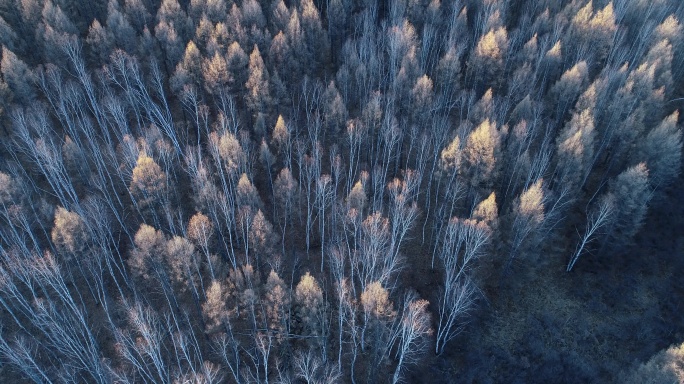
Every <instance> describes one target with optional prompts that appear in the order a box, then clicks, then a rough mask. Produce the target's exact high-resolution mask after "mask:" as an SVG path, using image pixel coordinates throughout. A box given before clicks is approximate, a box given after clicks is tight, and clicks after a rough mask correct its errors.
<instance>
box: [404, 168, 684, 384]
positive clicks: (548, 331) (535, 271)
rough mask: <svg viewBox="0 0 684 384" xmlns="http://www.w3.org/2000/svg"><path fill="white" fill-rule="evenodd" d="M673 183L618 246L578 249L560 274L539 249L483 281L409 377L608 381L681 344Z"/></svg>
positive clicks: (551, 256) (681, 225) (679, 241)
mask: <svg viewBox="0 0 684 384" xmlns="http://www.w3.org/2000/svg"><path fill="white" fill-rule="evenodd" d="M679 185H684V177H682V176H680V178H679V179H678V180H677V182H675V183H674V186H673V187H671V188H670V189H669V190H667V191H666V192H665V194H664V196H663V198H662V199H660V200H659V201H653V202H652V203H651V207H650V209H649V214H648V217H647V218H646V222H645V223H644V227H643V229H642V230H641V231H640V233H639V234H638V235H637V237H636V238H635V240H634V243H633V245H632V246H630V247H626V248H625V249H623V250H622V251H618V252H614V253H613V252H611V253H612V254H601V253H600V252H598V251H597V252H594V254H585V255H583V256H582V258H581V259H580V261H579V262H578V264H577V266H576V267H575V269H574V270H573V271H572V272H570V273H567V272H565V266H566V263H567V257H568V256H569V255H566V254H565V253H567V252H564V253H560V252H557V251H556V250H554V249H551V250H548V249H544V250H541V251H540V253H543V254H542V255H541V257H539V259H537V260H524V261H521V262H520V264H519V265H518V267H517V269H516V270H515V271H514V272H513V273H512V274H511V275H508V276H501V277H500V278H494V279H492V278H490V279H489V280H494V281H495V282H494V283H491V282H490V283H489V284H488V285H489V286H485V287H483V291H484V292H485V297H484V298H483V299H482V300H480V302H479V305H478V306H479V309H478V310H477V313H476V314H475V316H474V317H473V318H472V319H471V321H470V322H469V324H468V325H467V326H466V328H465V329H464V332H463V333H462V334H461V335H459V336H458V338H457V339H456V340H454V341H452V343H451V344H450V346H449V347H448V350H447V351H445V353H444V355H443V356H441V357H438V358H437V359H430V358H429V357H428V358H429V359H430V360H431V361H432V364H424V365H422V367H421V368H415V369H413V370H412V375H413V376H412V378H411V380H410V381H411V382H422V381H423V379H424V378H425V377H430V378H431V380H430V381H431V382H433V383H471V382H472V383H549V382H563V383H585V382H587V383H591V382H604V383H610V382H618V380H619V379H618V376H619V374H620V373H621V372H623V371H625V370H627V369H629V368H630V367H632V366H633V364H636V363H639V362H644V361H647V360H648V359H649V358H650V357H651V356H652V355H654V354H655V353H657V352H658V351H660V350H662V349H664V348H667V347H668V346H670V345H672V344H679V343H681V342H682V341H684V321H682V318H681V311H682V305H684V280H683V279H681V276H682V275H684V258H683V257H682V255H684V237H683V236H682V234H683V233H684V204H680V202H684V190H682V189H681V188H678V187H677V186H679ZM568 240H571V239H558V241H559V242H561V243H563V242H567V241H568ZM559 245H560V244H559ZM547 248H548V247H547ZM558 249H567V247H566V246H561V247H558ZM480 262H481V263H482V262H486V261H483V260H481V261H480ZM432 281H435V280H432ZM434 289H436V287H434ZM429 353H430V354H433V352H429ZM421 378H422V379H421Z"/></svg>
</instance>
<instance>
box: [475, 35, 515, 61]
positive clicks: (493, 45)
mask: <svg viewBox="0 0 684 384" xmlns="http://www.w3.org/2000/svg"><path fill="white" fill-rule="evenodd" d="M507 48H508V33H507V32H506V29H505V28H503V27H499V28H497V29H496V30H494V29H491V30H490V31H489V32H487V33H486V34H485V35H484V36H482V38H480V41H478V43H477V47H476V48H475V53H476V54H477V55H478V56H480V57H484V58H487V59H491V60H497V61H498V60H501V59H502V58H503V55H504V52H505V51H506V49H507Z"/></svg>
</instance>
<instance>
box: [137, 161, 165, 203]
mask: <svg viewBox="0 0 684 384" xmlns="http://www.w3.org/2000/svg"><path fill="white" fill-rule="evenodd" d="M165 185H166V173H164V172H163V171H162V169H161V167H160V166H159V165H158V164H157V163H155V161H154V160H153V159H152V158H151V157H149V156H147V155H146V154H145V153H144V152H143V153H140V155H139V156H138V161H137V162H136V165H135V168H133V178H132V180H131V186H130V187H131V190H133V191H134V192H139V193H142V195H143V196H144V197H150V196H153V195H156V194H159V193H161V192H162V191H163V190H164V187H165Z"/></svg>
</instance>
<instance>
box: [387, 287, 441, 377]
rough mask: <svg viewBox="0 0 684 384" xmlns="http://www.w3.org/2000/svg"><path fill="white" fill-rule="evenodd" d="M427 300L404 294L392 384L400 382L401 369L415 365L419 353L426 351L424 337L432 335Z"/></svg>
mask: <svg viewBox="0 0 684 384" xmlns="http://www.w3.org/2000/svg"><path fill="white" fill-rule="evenodd" d="M428 304H429V303H428V301H427V300H421V299H418V298H417V297H416V294H415V293H414V294H411V293H409V294H406V296H405V297H404V304H403V306H404V308H403V311H402V314H401V317H400V320H399V321H400V325H399V332H398V333H399V334H398V336H397V339H398V345H397V353H396V354H397V356H398V358H399V362H398V363H397V368H396V369H395V370H394V375H393V376H392V383H394V384H396V383H399V382H400V381H401V373H402V369H403V368H404V366H405V365H408V364H412V363H415V362H416V360H417V358H418V357H419V356H420V354H421V353H423V352H425V350H426V349H427V342H426V341H427V340H426V337H427V336H429V335H430V334H432V329H431V328H430V324H431V319H430V313H429V312H428V311H427V306H428Z"/></svg>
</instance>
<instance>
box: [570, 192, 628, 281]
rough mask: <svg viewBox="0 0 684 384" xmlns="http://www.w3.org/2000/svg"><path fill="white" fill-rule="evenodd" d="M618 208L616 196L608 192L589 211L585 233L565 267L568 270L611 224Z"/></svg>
mask: <svg viewBox="0 0 684 384" xmlns="http://www.w3.org/2000/svg"><path fill="white" fill-rule="evenodd" d="M616 209H617V207H616V206H615V196H613V194H611V193H607V194H605V195H603V196H601V197H600V198H599V200H598V203H597V204H596V206H595V207H592V209H591V211H590V212H588V213H587V224H586V227H585V229H584V235H582V236H581V237H580V241H579V243H578V244H577V246H576V247H575V252H574V253H573V254H572V256H571V257H570V261H569V262H568V266H567V268H566V269H565V270H566V271H567V272H570V271H571V270H572V268H573V267H574V266H575V263H577V260H579V257H580V256H581V255H582V253H583V251H584V250H585V248H586V247H587V246H588V245H589V243H590V242H591V241H592V240H593V239H594V238H595V237H596V235H598V234H599V233H598V231H600V230H601V228H603V227H605V226H610V222H611V220H612V219H613V215H614V212H615V210H616Z"/></svg>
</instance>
